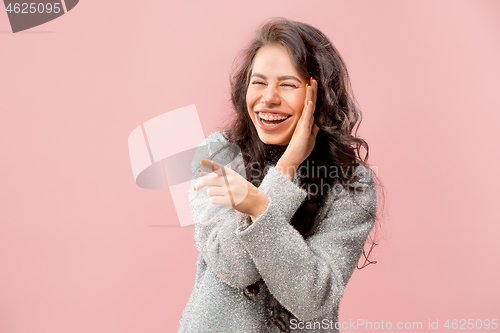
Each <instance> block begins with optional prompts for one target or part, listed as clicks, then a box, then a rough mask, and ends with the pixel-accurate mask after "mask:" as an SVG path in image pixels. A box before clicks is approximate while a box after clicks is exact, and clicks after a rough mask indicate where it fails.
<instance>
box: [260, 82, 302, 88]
mask: <svg viewBox="0 0 500 333" xmlns="http://www.w3.org/2000/svg"><path fill="white" fill-rule="evenodd" d="M252 84H263V85H265V83H264V82H260V81H253V82H252ZM281 86H286V87H293V88H297V86H296V85H294V84H291V83H283V84H282V85H281Z"/></svg>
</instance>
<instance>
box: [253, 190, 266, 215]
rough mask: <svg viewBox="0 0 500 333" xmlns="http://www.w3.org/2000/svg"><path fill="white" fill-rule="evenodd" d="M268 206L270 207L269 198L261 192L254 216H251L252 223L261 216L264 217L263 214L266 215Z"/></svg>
mask: <svg viewBox="0 0 500 333" xmlns="http://www.w3.org/2000/svg"><path fill="white" fill-rule="evenodd" d="M267 205H269V199H268V197H266V195H265V194H264V193H262V192H261V193H260V195H259V196H258V200H257V204H256V205H255V210H254V211H253V213H252V214H250V218H251V220H252V222H253V221H255V220H256V219H257V218H258V217H259V216H260V215H262V213H264V211H265V210H266V208H267Z"/></svg>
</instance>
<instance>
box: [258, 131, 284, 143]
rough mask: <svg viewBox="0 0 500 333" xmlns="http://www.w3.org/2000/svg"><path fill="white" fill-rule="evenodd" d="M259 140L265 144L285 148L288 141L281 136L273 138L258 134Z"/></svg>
mask: <svg viewBox="0 0 500 333" xmlns="http://www.w3.org/2000/svg"><path fill="white" fill-rule="evenodd" d="M259 138H260V140H261V141H262V142H264V143H265V144H268V145H278V146H286V145H287V144H288V142H289V141H290V140H287V139H286V138H284V137H283V136H282V135H277V136H273V135H266V134H260V133H259Z"/></svg>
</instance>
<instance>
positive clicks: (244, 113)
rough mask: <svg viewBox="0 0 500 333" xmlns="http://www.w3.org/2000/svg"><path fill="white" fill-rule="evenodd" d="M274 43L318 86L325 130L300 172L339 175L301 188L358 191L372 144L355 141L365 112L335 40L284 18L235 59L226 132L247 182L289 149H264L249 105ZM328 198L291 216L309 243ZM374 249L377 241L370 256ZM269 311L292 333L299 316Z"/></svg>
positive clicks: (273, 307) (248, 291)
mask: <svg viewBox="0 0 500 333" xmlns="http://www.w3.org/2000/svg"><path fill="white" fill-rule="evenodd" d="M272 44H277V45H283V46H285V47H286V49H287V50H288V53H289V55H290V59H291V61H292V64H293V66H294V67H295V68H296V70H297V72H298V73H299V74H300V75H301V76H302V77H305V78H309V77H311V76H312V77H313V78H314V79H315V80H316V81H317V82H318V92H317V101H316V106H315V112H314V122H315V123H316V125H318V127H319V128H320V130H319V132H318V135H317V137H316V144H315V147H314V149H313V151H312V152H311V154H310V155H309V156H308V158H307V159H306V160H305V161H304V162H303V163H302V164H301V166H300V167H299V170H305V169H307V168H311V167H312V166H314V167H315V168H317V169H319V170H320V168H321V167H323V168H324V169H325V168H326V170H328V169H329V168H330V169H331V167H332V166H334V167H337V170H340V172H339V173H338V176H336V177H328V175H325V177H321V176H320V175H314V176H311V174H312V173H310V172H308V173H307V174H308V176H304V175H303V172H299V179H300V186H301V187H302V188H304V189H306V191H307V189H309V188H310V186H311V185H312V184H316V185H317V186H318V187H319V186H320V185H319V184H320V181H322V184H329V185H330V187H329V188H332V187H333V186H334V185H335V184H341V185H342V186H343V187H344V188H347V189H350V190H351V191H355V190H356V188H355V187H354V188H352V187H351V184H352V183H354V181H356V180H357V175H356V173H355V172H354V171H355V168H356V167H357V166H358V165H360V164H361V165H363V166H364V167H366V168H367V169H368V170H370V171H371V168H370V167H369V166H368V164H367V160H368V144H367V143H366V142H365V141H364V140H363V139H361V138H359V137H357V136H356V133H357V128H358V127H359V123H360V122H361V112H360V111H359V108H358V107H357V106H356V105H355V104H356V103H355V99H354V97H353V94H352V88H351V84H350V80H349V76H348V73H347V69H346V66H345V64H344V61H343V60H342V58H341V57H340V55H339V52H338V51H337V50H336V49H335V47H334V46H333V44H332V43H331V42H330V40H329V39H328V38H327V37H326V36H325V35H324V34H323V33H321V32H320V31H319V30H318V29H316V28H314V27H312V26H310V25H308V24H305V23H300V22H295V21H292V20H289V19H286V18H282V17H277V18H272V19H270V20H269V21H268V22H266V23H265V24H263V25H262V26H261V27H260V29H259V30H258V31H257V33H256V37H255V39H254V40H253V41H252V42H251V43H250V45H249V46H248V47H247V48H246V49H245V50H244V51H243V52H242V53H240V54H239V56H240V58H241V59H238V57H237V59H236V60H235V65H236V66H235V68H233V72H232V75H231V78H230V79H231V100H232V104H233V106H234V110H235V111H236V114H235V117H234V118H233V119H231V122H230V124H229V125H228V126H227V127H226V130H225V131H224V132H223V133H224V137H225V138H226V140H227V141H228V142H230V143H233V144H237V145H238V146H239V148H240V149H241V153H242V155H243V160H244V162H245V171H246V177H247V180H248V181H249V182H251V183H252V184H254V185H255V186H257V187H258V186H259V185H260V183H261V182H262V179H263V177H264V175H265V170H264V169H265V167H266V165H267V164H268V163H276V162H277V159H278V158H279V156H280V155H279V154H280V153H281V154H282V153H283V151H284V149H286V147H283V149H282V148H280V147H281V146H275V145H268V144H265V143H263V142H262V141H261V140H260V138H259V136H258V133H257V130H256V129H255V126H254V125H253V122H252V120H251V118H250V115H249V113H248V110H247V105H246V93H247V89H248V85H249V76H250V74H251V70H252V64H253V60H254V58H255V55H256V54H257V52H258V51H259V49H260V48H261V47H263V46H265V45H272ZM238 60H240V61H239V62H238ZM321 116H323V117H324V118H323V123H320V121H319V119H320V118H321ZM270 148H272V149H271V150H273V151H274V153H276V151H277V152H278V156H276V155H272V154H269V149H270ZM361 148H364V149H365V150H366V155H365V156H364V158H361V156H360V154H361ZM256 168H257V169H256ZM256 171H258V172H256ZM323 186H324V185H323ZM308 193H309V191H308ZM324 194H325V193H323V191H316V193H315V194H309V195H308V198H307V199H306V200H304V201H303V202H302V204H301V206H300V207H299V208H298V209H297V211H296V212H295V214H294V216H293V217H292V220H291V222H290V224H291V225H293V227H294V228H295V229H297V230H298V231H299V232H300V234H301V235H302V236H303V238H304V239H306V238H308V237H310V236H311V235H312V234H313V233H314V232H315V230H316V227H317V225H318V224H319V222H320V219H317V218H316V217H317V216H319V214H320V213H321V211H322V209H323V207H324V205H325V202H326V198H327V195H324ZM375 245H376V243H375V242H374V241H373V243H372V247H371V248H370V251H369V252H371V249H372V248H373V247H374V246H375ZM363 255H364V257H365V264H364V266H366V264H367V263H372V262H371V261H369V260H368V256H367V255H366V253H365V251H363ZM368 255H369V253H368ZM364 266H363V267H364ZM358 268H359V267H358ZM258 292H259V287H258V285H257V284H256V283H254V284H252V285H250V286H247V287H246V288H244V289H243V294H244V295H245V297H247V298H249V299H252V297H251V296H252V295H256V294H257V293H258ZM268 312H269V314H270V317H268V318H267V319H266V320H265V322H264V324H265V325H275V326H277V327H278V328H279V329H280V330H281V331H282V332H289V322H290V319H292V318H295V317H294V316H293V315H292V314H291V313H290V312H289V311H288V310H287V309H286V308H284V307H283V306H282V305H281V304H280V303H279V302H278V301H277V300H276V299H275V298H274V297H272V301H271V304H268Z"/></svg>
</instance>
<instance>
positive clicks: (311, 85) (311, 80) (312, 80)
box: [309, 76, 313, 86]
mask: <svg viewBox="0 0 500 333" xmlns="http://www.w3.org/2000/svg"><path fill="white" fill-rule="evenodd" d="M309 82H311V86H312V85H313V77H312V76H311V80H309Z"/></svg>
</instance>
